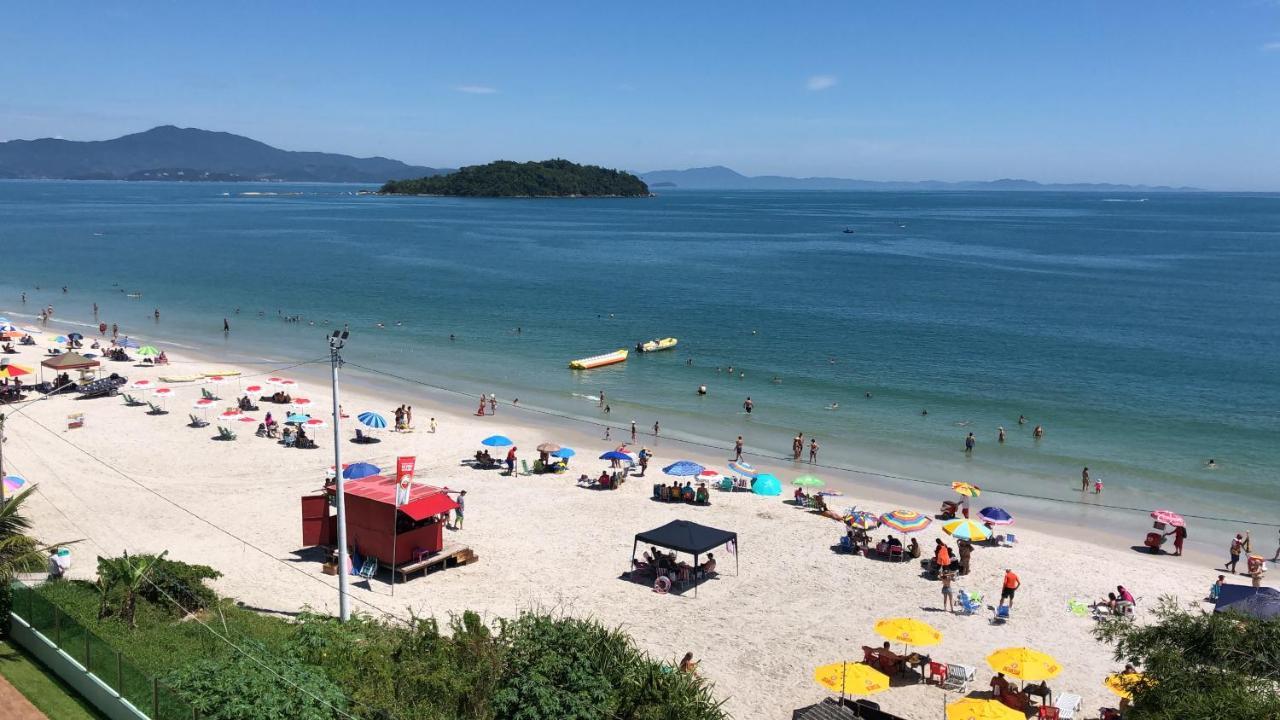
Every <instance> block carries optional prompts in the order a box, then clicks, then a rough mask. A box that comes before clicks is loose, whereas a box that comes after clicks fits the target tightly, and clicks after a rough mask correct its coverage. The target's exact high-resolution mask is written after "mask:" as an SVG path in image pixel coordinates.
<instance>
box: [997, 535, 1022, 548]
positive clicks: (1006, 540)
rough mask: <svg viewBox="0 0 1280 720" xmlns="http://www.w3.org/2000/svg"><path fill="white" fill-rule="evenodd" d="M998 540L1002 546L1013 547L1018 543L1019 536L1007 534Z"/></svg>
mask: <svg viewBox="0 0 1280 720" xmlns="http://www.w3.org/2000/svg"><path fill="white" fill-rule="evenodd" d="M998 539H999V541H1000V544H1001V545H1003V546H1005V547H1013V545H1014V544H1015V543H1017V542H1018V536H1017V535H1014V534H1013V533H1005V534H1004V535H1001V536H1000V537H999V538H998Z"/></svg>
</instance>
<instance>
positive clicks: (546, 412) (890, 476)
mask: <svg viewBox="0 0 1280 720" xmlns="http://www.w3.org/2000/svg"><path fill="white" fill-rule="evenodd" d="M347 364H348V365H350V366H352V367H355V368H359V369H361V370H364V371H366V372H370V373H373V374H375V375H383V376H385V377H390V378H393V379H396V380H400V381H402V382H407V383H411V384H414V385H419V386H422V387H429V388H432V389H435V390H442V391H444V392H448V393H452V394H455V395H462V396H472V395H474V394H475V393H468V392H463V391H461V390H456V389H454V388H449V387H444V386H442V385H436V384H434V383H430V382H427V381H425V380H419V379H417V378H411V377H405V376H404V375H399V374H396V373H394V372H390V371H388V370H381V369H378V368H373V367H369V366H367V365H359V364H356V363H353V362H348V363H347ZM511 408H512V409H513V410H519V411H523V412H528V413H536V414H540V415H546V416H548V417H554V418H558V419H561V420H567V421H569V422H573V423H578V424H585V425H592V426H595V427H607V428H613V429H615V430H625V429H626V428H625V427H624V426H622V425H611V424H609V423H602V422H596V421H593V420H587V419H584V418H578V417H574V416H572V415H565V414H563V413H558V412H555V411H553V410H543V409H541V408H535V407H528V406H522V405H512V406H511ZM664 439H666V440H671V441H674V442H677V443H682V444H684V445H689V446H693V447H700V448H706V449H709V450H720V451H726V452H728V451H731V450H732V448H730V447H728V446H726V445H716V444H713V443H705V442H699V441H697V440H686V439H682V438H677V437H670V436H668V437H666V438H664ZM743 454H744V455H749V456H751V457H755V458H764V459H766V460H781V461H789V460H792V458H791V457H788V456H786V455H782V454H778V455H771V454H769V453H763V452H744V453H743ZM805 464H806V465H808V466H810V467H818V468H823V469H825V470H835V471H838V472H846V473H852V474H856V475H862V476H867V477H876V478H884V479H886V480H898V481H901V482H911V483H916V484H919V485H930V486H933V487H942V488H949V487H950V485H949V484H948V483H946V482H942V481H938V480H926V479H924V478H915V477H908V476H905V475H894V474H892V473H885V472H875V471H872V470H860V469H858V468H851V467H846V466H844V465H829V464H825V463H805ZM990 492H991V494H993V495H1005V496H1008V497H1016V498H1022V499H1026V500H1043V501H1046V502H1054V503H1060V504H1064V505H1079V506H1081V507H1091V508H1103V509H1107V510H1122V511H1126V512H1141V513H1149V512H1151V511H1152V510H1154V509H1155V508H1138V507H1130V506H1127V505H1107V504H1104V503H1084V502H1081V501H1079V500H1070V499H1067V498H1056V497H1049V496H1046V495H1035V494H1033V493H1022V492H1017V491H1014V490H993V491H990ZM1182 516H1183V517H1188V518H1194V519H1196V520H1207V521H1212V522H1224V523H1236V524H1240V525H1253V526H1257V527H1276V524H1275V523H1265V522H1261V521H1256V520H1241V519H1237V518H1223V517H1214V516H1211V515H1196V514H1192V513H1182Z"/></svg>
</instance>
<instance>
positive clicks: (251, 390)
mask: <svg viewBox="0 0 1280 720" xmlns="http://www.w3.org/2000/svg"><path fill="white" fill-rule="evenodd" d="M264 392H266V388H264V387H262V386H261V385H258V384H253V385H245V386H244V394H245V395H261V394H262V393H264Z"/></svg>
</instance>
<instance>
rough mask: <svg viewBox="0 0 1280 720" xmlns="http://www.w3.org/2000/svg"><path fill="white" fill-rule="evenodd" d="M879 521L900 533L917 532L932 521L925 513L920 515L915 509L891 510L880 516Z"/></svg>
mask: <svg viewBox="0 0 1280 720" xmlns="http://www.w3.org/2000/svg"><path fill="white" fill-rule="evenodd" d="M880 522H881V523H882V524H883V525H885V526H886V527H889V528H893V529H894V530H897V531H898V532H900V533H913V532H919V531H921V530H923V529H925V528H927V527H929V523H931V522H933V520H932V519H931V518H929V516H927V515H921V514H920V513H918V512H916V511H915V510H901V509H899V510H891V511H889V512H887V513H885V514H883V515H881V516H880Z"/></svg>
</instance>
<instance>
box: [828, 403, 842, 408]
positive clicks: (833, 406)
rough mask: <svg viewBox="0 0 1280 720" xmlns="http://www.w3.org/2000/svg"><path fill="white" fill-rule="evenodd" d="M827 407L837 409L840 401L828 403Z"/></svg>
mask: <svg viewBox="0 0 1280 720" xmlns="http://www.w3.org/2000/svg"><path fill="white" fill-rule="evenodd" d="M827 409H828V410H839V409H840V403H831V404H830V405H828V406H827Z"/></svg>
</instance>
